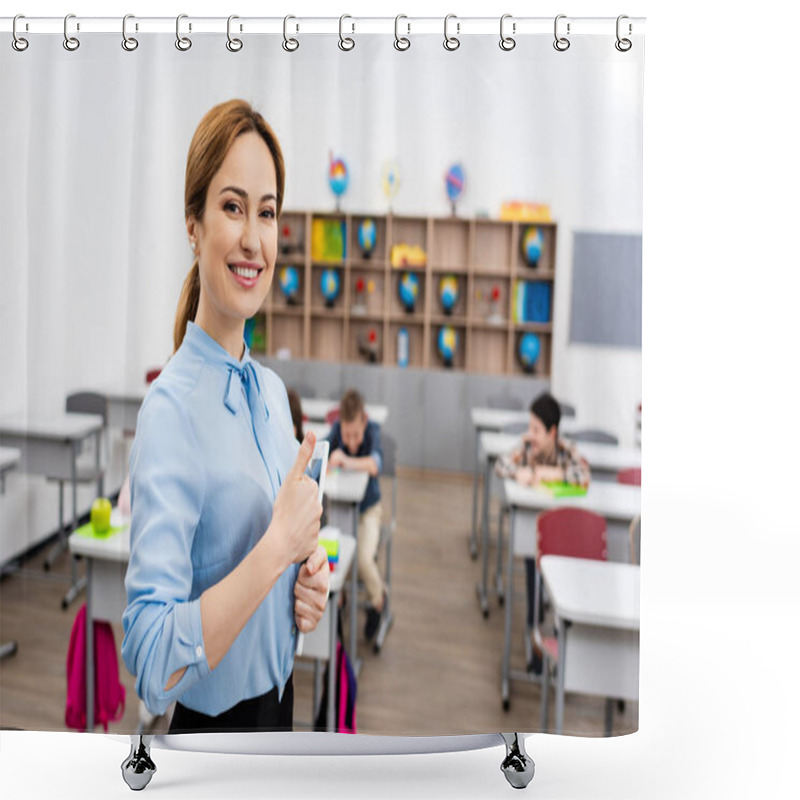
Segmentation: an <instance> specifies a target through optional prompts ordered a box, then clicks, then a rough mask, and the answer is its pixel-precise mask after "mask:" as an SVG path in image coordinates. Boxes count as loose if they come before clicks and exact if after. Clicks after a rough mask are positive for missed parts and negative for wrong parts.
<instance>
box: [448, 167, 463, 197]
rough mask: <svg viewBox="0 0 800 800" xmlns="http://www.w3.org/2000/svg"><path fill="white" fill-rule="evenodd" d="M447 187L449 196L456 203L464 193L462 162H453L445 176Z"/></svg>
mask: <svg viewBox="0 0 800 800" xmlns="http://www.w3.org/2000/svg"><path fill="white" fill-rule="evenodd" d="M444 181H445V186H446V187H447V197H448V198H449V200H450V202H451V203H452V204H453V205H455V203H456V201H457V200H458V199H459V198H460V197H461V195H462V194H464V168H463V167H462V166H461V164H453V166H452V167H450V169H449V170H447V174H446V175H445V178H444Z"/></svg>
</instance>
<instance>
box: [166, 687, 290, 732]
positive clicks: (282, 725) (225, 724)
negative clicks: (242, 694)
mask: <svg viewBox="0 0 800 800" xmlns="http://www.w3.org/2000/svg"><path fill="white" fill-rule="evenodd" d="M293 711H294V683H293V681H292V675H290V676H289V680H288V681H286V686H285V688H284V690H283V698H282V699H281V700H278V687H277V686H276V687H275V688H274V689H271V690H270V691H269V692H267V693H266V694H262V695H261V696H260V697H252V698H251V699H249V700H242V702H241V703H237V704H236V705H235V706H234V707H233V708H229V709H228V710H227V711H223V712H222V713H221V714H218V715H217V716H215V717H210V716H208V715H207V714H201V713H200V712H199V711H192V709H191V708H186V706H183V705H181V704H180V703H177V704H176V705H175V713H174V714H173V716H172V722H171V723H170V726H169V732H170V733H222V732H225V733H236V732H250V731H291V730H292V716H293Z"/></svg>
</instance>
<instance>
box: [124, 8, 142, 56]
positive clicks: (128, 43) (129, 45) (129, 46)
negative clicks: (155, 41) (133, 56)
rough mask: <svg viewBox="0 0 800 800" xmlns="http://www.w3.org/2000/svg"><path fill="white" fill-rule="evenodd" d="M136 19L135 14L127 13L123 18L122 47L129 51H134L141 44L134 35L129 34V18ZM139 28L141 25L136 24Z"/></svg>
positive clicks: (137, 28)
mask: <svg viewBox="0 0 800 800" xmlns="http://www.w3.org/2000/svg"><path fill="white" fill-rule="evenodd" d="M129 19H134V16H133V14H126V15H125V16H124V17H123V18H122V49H123V50H127V51H128V52H129V53H131V52H133V51H134V50H135V49H136V48H137V47H138V46H139V40H138V39H134V38H133V36H128V20H129ZM136 30H137V31H138V30H139V26H138V25H137V26H136Z"/></svg>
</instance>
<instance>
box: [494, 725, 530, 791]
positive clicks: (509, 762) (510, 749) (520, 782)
mask: <svg viewBox="0 0 800 800" xmlns="http://www.w3.org/2000/svg"><path fill="white" fill-rule="evenodd" d="M500 735H501V736H502V737H503V741H504V742H505V743H506V757H505V758H504V759H503V763H502V764H501V765H500V769H501V770H502V771H503V775H505V776H506V780H507V781H508V782H509V783H510V784H511V785H512V786H513V787H514V788H515V789H524V788H525V787H526V786H527V785H528V784H529V783H530V782H531V781H532V780H533V773H534V772H535V770H536V765H535V764H534V763H533V759H532V758H531V757H530V756H529V755H528V754H527V753H526V752H525V740H524V739H523V738H522V736H521V735H520V734H518V733H501V734H500Z"/></svg>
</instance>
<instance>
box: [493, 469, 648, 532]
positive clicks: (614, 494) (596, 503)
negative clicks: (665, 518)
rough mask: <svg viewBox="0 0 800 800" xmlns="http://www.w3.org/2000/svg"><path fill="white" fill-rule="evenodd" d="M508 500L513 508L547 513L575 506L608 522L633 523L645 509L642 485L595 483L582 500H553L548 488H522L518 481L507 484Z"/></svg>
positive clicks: (505, 489) (567, 498) (579, 498)
mask: <svg viewBox="0 0 800 800" xmlns="http://www.w3.org/2000/svg"><path fill="white" fill-rule="evenodd" d="M503 490H504V491H505V495H506V500H507V501H508V504H509V505H511V506H516V507H517V508H525V509H531V510H534V511H546V510H548V509H551V508H561V507H563V506H573V507H576V508H585V509H587V510H588V511H594V512H596V513H598V514H600V515H601V516H603V517H605V518H606V519H615V520H623V521H625V522H630V521H631V520H632V519H633V518H634V517H635V516H636V515H637V514H640V513H641V508H642V489H641V487H640V486H627V485H623V484H619V483H604V482H603V481H592V483H590V484H589V490H588V491H587V492H586V494H585V495H582V496H579V497H553V495H551V494H550V492H548V491H547V490H546V489H539V488H536V489H535V488H533V487H532V486H520V484H518V483H517V482H516V481H515V480H513V479H511V478H506V480H504V481H503Z"/></svg>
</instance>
